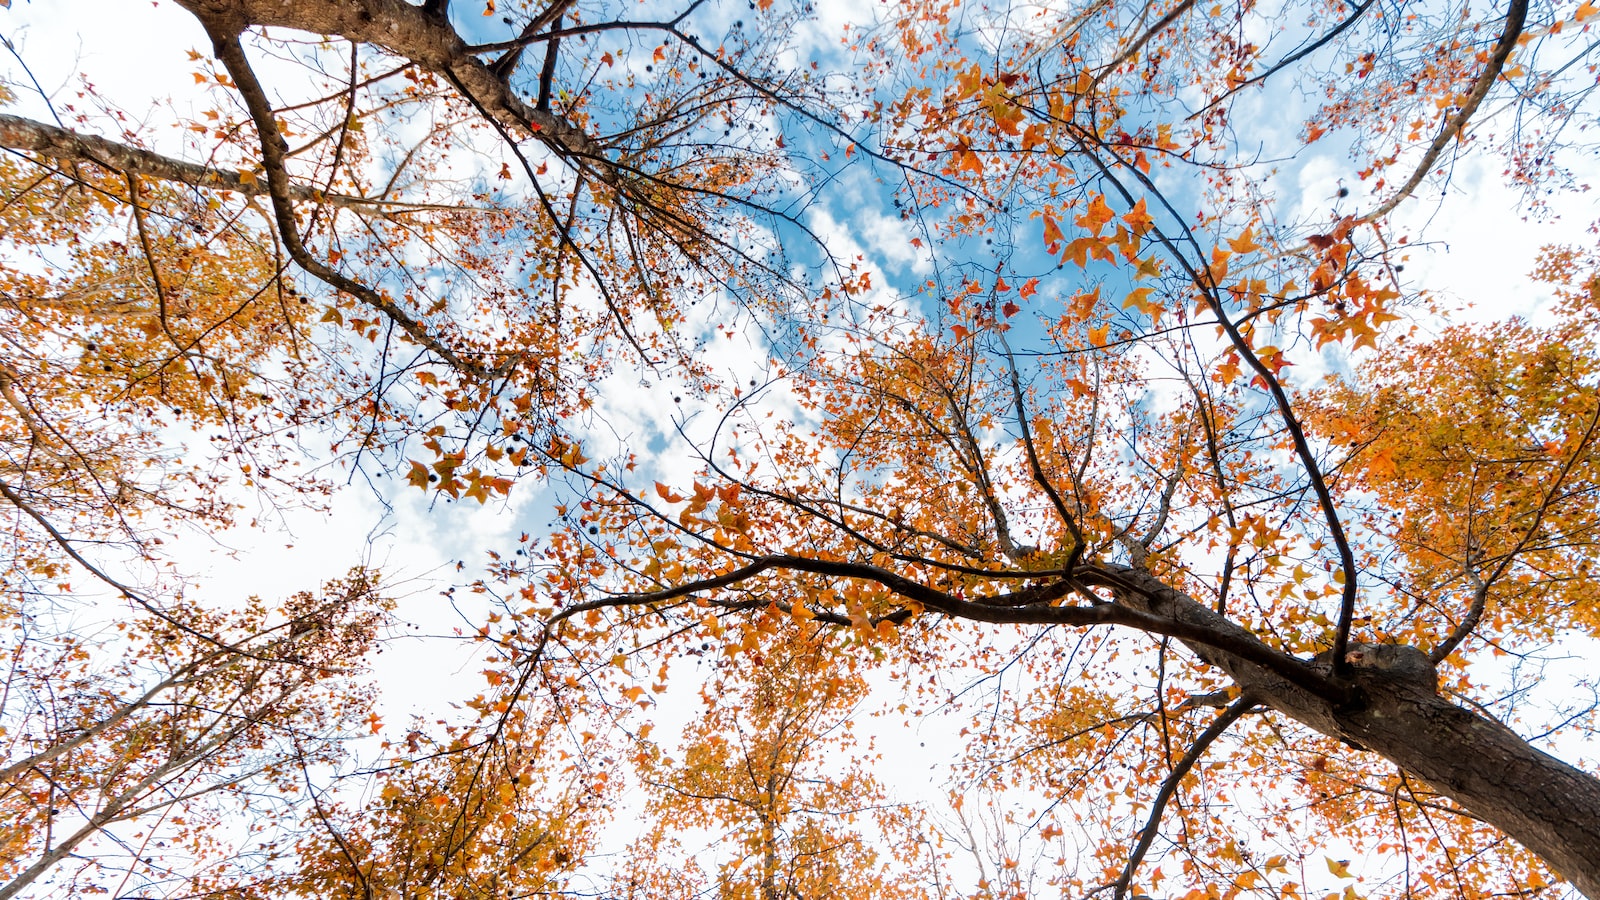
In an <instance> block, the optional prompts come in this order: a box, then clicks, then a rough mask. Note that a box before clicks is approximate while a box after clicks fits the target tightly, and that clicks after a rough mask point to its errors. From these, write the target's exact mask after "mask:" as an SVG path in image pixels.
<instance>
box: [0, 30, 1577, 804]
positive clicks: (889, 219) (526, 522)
mask: <svg viewBox="0 0 1600 900" xmlns="http://www.w3.org/2000/svg"><path fill="white" fill-rule="evenodd" d="M740 5H742V4H736V6H740ZM876 8H877V4H874V3H865V2H859V3H823V4H821V5H820V13H819V16H818V17H817V18H816V19H813V20H811V21H810V22H808V23H806V25H805V26H804V28H803V29H801V31H800V32H799V36H800V38H801V40H802V42H805V41H812V42H815V45H814V49H815V50H816V52H819V53H826V54H828V55H834V56H836V55H837V54H838V52H839V50H838V48H837V46H836V43H837V35H838V34H839V33H840V30H841V28H842V26H843V25H844V24H845V23H846V22H849V21H860V20H861V19H862V18H864V17H866V16H868V15H870V14H871V11H872V10H874V9H876ZM715 14H716V15H723V14H724V13H723V12H721V11H719V12H717V13H715ZM732 14H733V12H727V13H726V15H732ZM0 35H3V36H4V37H5V38H6V39H7V40H8V41H9V42H10V44H11V46H12V48H14V49H13V51H12V52H8V53H6V54H4V55H0V75H3V77H4V78H5V79H6V80H7V82H8V83H10V84H12V85H14V86H17V85H25V84H27V83H28V82H29V79H30V76H28V75H26V74H24V73H23V72H22V71H21V69H20V66H19V58H20V60H23V61H26V64H27V67H28V69H29V70H30V72H31V78H32V79H36V80H37V82H38V84H39V85H40V86H41V87H42V89H43V90H44V92H45V93H46V94H49V95H50V96H51V97H52V98H55V99H56V100H57V101H58V102H60V101H63V100H65V101H66V102H73V99H72V98H73V95H74V94H75V93H76V91H77V86H78V84H79V79H83V80H84V81H87V82H88V83H91V84H93V85H94V86H95V88H96V90H97V91H98V92H99V93H100V94H101V95H102V96H104V97H106V98H107V99H108V100H109V101H111V102H112V103H113V104H115V105H116V106H117V107H119V108H120V109H122V110H125V111H127V112H128V113H129V114H130V115H131V116H132V117H133V118H134V120H135V121H136V122H137V123H138V125H139V127H140V129H141V131H142V132H143V133H144V134H145V135H146V136H147V137H149V138H150V139H151V140H152V141H153V142H154V144H155V145H156V147H157V148H159V149H167V150H168V152H172V153H174V154H175V155H178V154H181V152H182V150H181V147H182V135H183V132H182V129H181V125H180V124H179V123H181V122H182V121H183V120H184V119H185V118H186V117H187V116H189V115H191V114H193V113H194V111H195V110H197V109H200V108H202V107H203V105H204V104H203V100H202V99H201V98H200V97H199V95H197V94H196V92H195V85H194V79H193V72H194V67H195V64H194V63H193V62H192V61H191V60H190V59H189V57H188V55H187V52H186V51H188V50H190V49H199V48H204V47H205V46H206V45H207V39H206V38H205V36H204V35H203V33H201V31H200V29H199V27H198V26H197V25H196V23H195V20H194V19H193V17H191V16H190V15H189V14H187V13H186V12H184V11H182V10H181V9H178V8H177V7H176V6H174V5H173V4H171V3H170V2H166V0H155V2H145V0H137V2H129V0H74V2H70V3H67V2H51V0H12V2H11V3H10V5H9V8H4V9H0ZM18 94H19V97H18V100H17V102H16V104H15V105H14V106H13V107H11V108H9V109H8V110H7V112H13V113H16V114H20V115H26V116H32V117H34V118H38V119H41V120H48V117H49V112H48V110H47V109H45V107H44V106H43V105H42V104H41V103H40V101H39V99H38V98H37V97H36V96H30V95H28V93H27V92H25V91H22V90H19V91H18ZM1285 102H1287V101H1286V100H1285V98H1283V97H1275V96H1271V95H1267V94H1259V95H1257V96H1256V97H1254V98H1247V99H1246V106H1244V107H1241V109H1240V111H1239V112H1238V113H1237V114H1236V115H1237V116H1238V117H1240V118H1241V119H1243V118H1251V117H1250V116H1249V111H1250V107H1251V106H1252V105H1253V106H1254V107H1255V110H1256V113H1257V118H1258V119H1259V122H1260V123H1261V125H1262V127H1263V132H1264V134H1266V132H1268V131H1270V130H1271V126H1272V124H1273V123H1277V125H1278V132H1279V133H1278V134H1277V135H1276V137H1277V138H1279V139H1290V138H1292V137H1293V134H1292V132H1294V131H1295V129H1297V128H1298V122H1297V121H1296V120H1295V119H1293V117H1290V116H1284V115H1282V108H1283V105H1284V103H1285ZM107 133H108V134H109V135H111V136H114V132H111V131H108V132H107ZM1266 137H1267V138H1270V137H1273V135H1271V134H1266ZM1580 162H1582V163H1583V164H1586V165H1589V166H1590V167H1591V168H1590V170H1588V171H1580V172H1579V177H1580V180H1585V181H1588V182H1589V183H1593V184H1600V160H1595V159H1590V160H1587V161H1580ZM1350 168H1351V166H1350V163H1349V161H1348V159H1347V158H1345V157H1344V156H1343V154H1342V153H1341V152H1340V145H1339V143H1338V142H1337V141H1329V142H1328V143H1327V144H1326V149H1325V150H1322V151H1319V152H1312V153H1307V154H1305V155H1303V156H1302V157H1300V158H1299V159H1297V160H1296V161H1295V162H1294V163H1292V164H1286V165H1284V166H1283V168H1282V171H1281V173H1280V174H1279V176H1278V178H1279V180H1280V182H1281V183H1283V184H1284V185H1285V187H1284V189H1283V191H1281V192H1280V193H1281V194H1282V195H1283V196H1289V197H1297V198H1298V200H1297V201H1295V202H1293V203H1292V204H1291V212H1292V214H1293V215H1295V216H1302V215H1303V216H1310V217H1314V216H1321V215H1325V214H1334V213H1336V212H1341V211H1345V210H1349V209H1355V208H1362V207H1364V205H1365V204H1362V201H1363V200H1364V199H1365V198H1364V197H1363V196H1362V195H1361V193H1360V189H1361V182H1360V180H1359V179H1358V178H1356V177H1355V175H1354V173H1353V172H1351V171H1350ZM840 180H841V183H842V184H844V185H846V186H847V187H852V186H853V190H848V189H847V190H843V191H838V192H835V193H834V194H831V195H828V196H827V197H825V198H824V199H823V200H822V201H821V202H819V203H818V204H817V205H816V206H814V207H813V208H812V209H810V210H809V212H808V214H807V215H808V217H807V223H808V225H809V226H810V227H811V228H812V229H813V230H815V231H816V232H817V233H818V234H819V235H821V236H822V237H823V239H824V241H825V242H826V243H827V244H828V245H829V247H830V248H832V249H834V250H835V251H836V252H839V253H841V254H843V255H849V256H853V255H856V254H860V255H861V256H863V257H864V258H865V260H866V262H867V264H868V265H869V266H870V268H871V270H872V272H873V273H874V275H875V276H877V277H875V279H874V283H875V284H877V285H879V288H878V290H879V291H880V297H881V299H882V300H883V301H884V302H886V303H893V304H900V305H902V306H904V307H906V308H910V307H912V306H914V305H915V304H916V303H917V302H918V301H917V300H916V299H915V298H914V297H913V296H912V286H913V285H914V284H916V283H917V282H918V281H920V280H921V279H922V278H925V277H926V276H927V274H928V272H929V268H930V266H929V260H928V259H927V257H926V256H925V255H924V251H919V250H917V249H914V248H912V247H911V246H910V244H909V243H908V240H907V238H908V233H907V226H906V225H905V223H904V222H902V221H901V220H900V219H899V218H898V217H895V216H893V215H889V214H886V212H885V210H886V209H887V206H886V205H885V204H883V203H882V202H861V200H862V198H863V197H865V198H871V199H873V200H876V201H881V200H883V199H884V198H885V190H886V189H885V188H883V187H882V186H881V185H878V184H877V183H876V181H874V176H873V173H872V172H871V171H870V170H869V169H867V168H866V167H863V166H855V167H846V168H844V169H843V171H842V174H841V176H840ZM1342 186H1350V187H1353V188H1355V191H1354V195H1353V196H1351V197H1348V198H1340V197H1339V196H1338V193H1339V189H1340V187H1342ZM1595 215H1596V204H1595V202H1594V200H1593V195H1592V194H1583V193H1574V194H1565V195H1562V196H1559V197H1556V198H1554V200H1553V202H1552V204H1551V209H1550V212H1549V213H1548V214H1546V215H1544V216H1541V217H1530V216H1527V215H1525V214H1524V213H1523V211H1522V205H1521V198H1520V196H1519V195H1518V194H1516V193H1515V192H1514V191H1512V190H1510V189H1508V188H1507V187H1505V186H1504V184H1503V180H1502V178H1501V174H1500V172H1499V171H1498V163H1497V162H1496V161H1495V160H1494V159H1493V158H1491V157H1484V156H1475V157H1472V158H1471V159H1469V160H1468V161H1467V162H1465V163H1464V164H1462V165H1461V166H1459V167H1458V168H1457V169H1456V170H1455V171H1454V172H1453V173H1452V176H1451V179H1450V181H1449V184H1448V187H1447V189H1446V191H1445V194H1444V196H1441V197H1437V198H1433V199H1429V198H1425V199H1423V200H1420V201H1419V202H1415V203H1411V204H1408V205H1407V206H1406V207H1405V208H1403V210H1402V211H1401V212H1400V213H1399V214H1397V215H1396V216H1395V224H1396V225H1397V227H1398V229H1399V230H1401V231H1404V232H1408V233H1409V234H1410V235H1412V243H1413V244H1415V245H1417V249H1416V250H1414V251H1413V255H1412V258H1411V260H1410V261H1409V262H1408V263H1407V274H1408V276H1409V277H1410V279H1411V281H1412V283H1413V284H1417V285H1426V286H1427V287H1428V289H1429V290H1431V291H1433V292H1435V293H1436V294H1439V295H1442V296H1445V297H1449V298H1454V299H1455V300H1456V301H1457V302H1459V304H1460V305H1461V306H1462V307H1463V310H1464V311H1463V312H1462V314H1461V316H1462V318H1463V319H1464V320H1471V321H1480V322H1490V321H1495V320H1498V319H1502V318H1504V317H1507V316H1510V315H1522V316H1532V317H1535V318H1536V319H1537V318H1538V317H1539V316H1541V315H1542V313H1543V311H1544V310H1545V309H1546V308H1547V306H1548V304H1549V302H1550V293H1549V291H1548V290H1546V289H1545V288H1544V287H1542V286H1539V285H1536V284H1534V283H1532V282H1531V281H1530V280H1529V279H1528V278H1527V272H1528V271H1529V270H1530V269H1531V268H1532V266H1533V262H1534V259H1535V256H1536V253H1537V250H1538V248H1539V247H1541V246H1543V245H1545V244H1551V243H1580V244H1582V243H1592V240H1593V238H1592V235H1591V234H1589V233H1588V231H1587V229H1588V227H1589V226H1590V225H1591V222H1592V220H1593V219H1594V218H1595ZM1026 227H1036V226H1026ZM1024 237H1026V235H1024ZM712 346H713V348H714V351H713V352H714V353H717V354H720V356H718V365H719V366H722V367H723V368H725V369H726V370H727V371H729V372H731V373H734V374H735V377H737V378H738V379H739V380H740V381H743V380H745V379H746V378H761V377H764V376H765V374H766V373H767V372H768V371H769V368H768V365H767V353H768V350H769V348H768V346H767V345H766V344H765V342H764V340H763V338H762V336H761V335H760V333H759V332H757V331H754V330H753V329H752V330H746V331H744V332H741V333H738V334H736V335H735V336H734V337H732V338H723V339H721V342H720V343H713V345H712ZM1296 377H1309V375H1307V374H1301V375H1297V376H1296ZM672 391H673V388H672V386H671V385H655V386H652V387H650V388H643V387H641V385H640V384H639V382H638V377H637V374H636V373H630V372H626V371H619V372H617V373H615V374H614V375H613V376H612V378H611V382H610V383H609V384H608V385H607V390H606V391H605V392H604V399H603V401H602V410H601V413H602V415H603V418H604V419H605V420H606V421H608V422H609V423H611V426H612V430H613V431H614V432H615V433H616V434H618V435H620V436H623V437H626V438H628V439H629V441H630V442H634V443H643V444H645V445H649V446H669V445H670V444H669V440H670V438H671V431H672V429H671V422H670V421H669V420H667V419H665V418H663V417H662V416H661V414H660V411H661V409H662V407H663V405H664V404H665V403H666V402H667V401H666V400H665V399H664V398H665V396H667V395H670V394H671V393H672ZM774 402H776V403H782V402H783V401H782V399H781V398H777V399H775V400H774ZM790 409H791V411H792V407H791V408H790ZM651 464H652V465H655V466H656V467H657V468H658V469H659V470H660V471H661V472H662V473H663V474H664V475H667V476H677V482H678V483H683V482H684V480H685V479H686V477H687V475H688V474H689V473H690V472H692V471H693V469H694V468H695V462H694V460H692V459H691V458H690V457H688V456H686V455H683V454H681V453H677V454H676V455H673V456H669V457H668V458H664V459H659V460H654V461H652V463H651ZM338 477H339V480H341V481H343V482H345V485H344V487H343V488H342V489H341V490H340V491H338V492H337V493H336V494H335V496H334V497H333V498H332V499H331V501H330V503H331V505H330V508H329V510H328V511H327V512H326V513H324V512H319V511H295V510H288V511H284V512H283V513H282V515H281V517H280V518H279V519H278V522H279V524H278V525H277V526H276V527H273V528H270V529H268V530H265V531H263V530H248V529H241V530H238V531H236V532H234V533H225V534H221V535H216V536H199V535H191V536H189V537H187V538H185V539H184V541H183V543H182V545H181V546H182V549H181V551H180V555H181V556H183V557H184V558H186V560H187V561H188V562H189V564H190V565H191V566H192V567H193V568H194V570H195V571H196V573H197V576H198V577H197V581H199V582H200V583H201V584H203V585H204V588H203V589H204V590H205V591H208V592H211V593H213V594H214V595H217V596H219V597H221V596H225V595H226V594H227V593H229V592H240V593H251V594H259V595H262V596H273V595H280V594H287V593H289V592H292V591H295V590H299V589H303V588H307V587H310V586H313V585H315V584H317V583H320V582H321V581H323V580H325V579H328V578H332V577H336V576H338V575H341V574H343V573H344V572H345V571H346V570H348V569H349V568H350V567H351V566H352V565H354V564H358V563H359V564H366V565H374V566H377V567H379V568H381V569H382V570H384V571H385V573H386V577H387V579H388V581H389V583H391V584H392V585H395V586H396V587H399V588H401V589H403V590H404V591H405V592H406V593H407V596H406V597H405V599H404V601H403V603H402V606H401V608H400V615H401V617H402V618H403V619H404V620H405V621H406V622H407V625H406V627H405V628H404V629H402V630H403V631H406V632H409V633H410V634H414V635H415V637H408V638H406V639H404V640H401V641H399V642H397V643H396V644H395V645H394V648H393V650H392V652H388V653H386V654H384V655H383V656H381V657H379V658H378V659H377V661H376V668H375V671H376V677H377V678H378V680H379V683H380V684H382V685H383V686H384V693H383V696H382V699H381V701H380V709H381V711H382V714H383V716H384V718H385V719H386V720H388V721H391V722H399V721H402V720H404V719H405V718H407V717H408V716H410V715H421V716H424V717H427V718H433V717H435V716H436V714H437V712H438V711H439V710H440V709H445V708H448V705H449V704H450V703H452V702H455V701H458V700H459V699H461V698H462V697H463V696H466V695H468V694H469V693H470V692H475V691H476V690H478V689H480V682H481V678H479V677H478V673H477V668H476V667H475V665H474V663H475V660H474V659H473V658H472V657H471V656H470V655H465V656H464V655H463V652H462V649H461V644H460V643H459V642H455V641H444V642H440V641H437V640H429V639H428V638H427V636H429V635H450V634H452V633H453V632H455V630H456V629H464V628H470V627H472V617H473V614H474V611H473V610H471V609H467V610H465V611H458V609H457V608H456V607H455V606H454V605H453V602H452V601H451V600H449V599H448V598H446V597H445V596H444V595H443V592H445V591H446V590H447V589H448V587H449V585H451V584H453V583H455V582H456V581H457V580H458V578H459V576H458V575H457V573H456V571H455V567H454V563H455V562H456V561H458V560H465V561H467V562H468V564H469V566H473V565H476V564H477V561H479V560H480V559H481V554H482V552H483V550H485V549H490V548H495V549H501V550H505V549H507V548H509V547H511V546H512V545H513V541H514V540H515V536H516V534H517V533H518V532H520V531H523V530H528V529H529V528H530V527H532V528H540V527H542V526H544V525H547V524H548V523H549V522H550V521H551V513H550V509H549V498H548V497H547V496H545V495H543V494H541V493H538V492H535V491H527V490H523V489H521V488H520V487H519V489H518V490H516V491H514V492H513V494H512V495H511V497H510V499H509V500H508V501H505V502H491V503H489V504H487V505H484V506H478V505H476V504H468V503H460V504H451V505H446V504H440V503H431V502H430V501H429V500H428V499H427V498H425V497H424V496H422V495H421V494H420V492H417V491H410V490H401V491H398V492H397V491H395V490H393V486H394V485H395V479H389V480H387V481H383V480H376V479H369V478H368V477H367V475H366V474H363V473H348V472H345V473H343V474H341V475H339V476H338ZM942 730H946V729H944V728H943V727H942V726H932V725H930V726H929V731H932V732H936V731H942ZM927 737H928V735H927V734H912V735H909V736H900V737H894V738H886V740H894V741H901V742H905V743H904V745H905V746H909V745H910V743H909V742H911V741H916V742H917V743H919V744H920V743H923V742H925V741H926V739H927ZM937 739H938V740H944V739H945V737H944V736H943V735H942V734H941V735H940V737H938V738H937ZM886 775H887V777H888V778H889V780H890V781H891V782H892V787H894V788H895V789H897V790H913V789H915V788H917V787H918V786H919V785H921V786H925V785H926V784H927V782H928V780H929V778H930V775H929V772H928V771H924V770H919V769H916V768H905V767H902V768H901V769H899V770H897V771H894V772H890V773H886Z"/></svg>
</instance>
